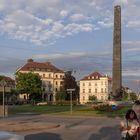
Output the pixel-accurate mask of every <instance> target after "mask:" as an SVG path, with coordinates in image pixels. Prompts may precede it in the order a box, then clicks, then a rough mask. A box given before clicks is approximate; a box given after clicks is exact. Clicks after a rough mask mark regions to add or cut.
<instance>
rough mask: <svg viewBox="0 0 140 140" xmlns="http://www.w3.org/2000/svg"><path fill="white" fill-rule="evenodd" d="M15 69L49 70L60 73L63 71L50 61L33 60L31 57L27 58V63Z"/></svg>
mask: <svg viewBox="0 0 140 140" xmlns="http://www.w3.org/2000/svg"><path fill="white" fill-rule="evenodd" d="M17 71H51V72H60V73H61V72H62V73H63V72H64V71H63V70H60V69H58V68H57V67H56V66H54V65H52V64H51V63H50V62H44V63H41V62H34V61H33V60H32V59H29V60H28V61H27V63H26V64H25V65H24V66H22V67H21V68H20V69H18V70H17Z"/></svg>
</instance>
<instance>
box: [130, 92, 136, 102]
mask: <svg viewBox="0 0 140 140" xmlns="http://www.w3.org/2000/svg"><path fill="white" fill-rule="evenodd" d="M137 98H138V97H137V95H136V93H133V92H132V93H130V100H137Z"/></svg>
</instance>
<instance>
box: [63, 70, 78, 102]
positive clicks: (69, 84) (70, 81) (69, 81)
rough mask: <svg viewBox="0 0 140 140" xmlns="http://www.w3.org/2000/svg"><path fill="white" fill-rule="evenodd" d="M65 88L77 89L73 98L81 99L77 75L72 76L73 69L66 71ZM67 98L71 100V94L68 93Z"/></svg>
mask: <svg viewBox="0 0 140 140" xmlns="http://www.w3.org/2000/svg"><path fill="white" fill-rule="evenodd" d="M64 89H65V91H66V90H67V89H75V91H74V92H73V96H72V99H73V100H79V87H78V85H77V82H76V79H75V77H74V76H72V71H68V72H66V73H65V78H64ZM66 100H70V94H66Z"/></svg>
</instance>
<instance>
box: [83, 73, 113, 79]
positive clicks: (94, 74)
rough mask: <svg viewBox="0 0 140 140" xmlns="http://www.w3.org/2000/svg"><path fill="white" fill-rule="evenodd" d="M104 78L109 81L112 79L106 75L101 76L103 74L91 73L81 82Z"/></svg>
mask: <svg viewBox="0 0 140 140" xmlns="http://www.w3.org/2000/svg"><path fill="white" fill-rule="evenodd" d="M104 77H107V78H108V80H109V81H111V80H112V78H111V77H109V76H108V75H103V74H100V73H99V72H93V73H91V74H89V75H87V76H85V77H84V78H83V79H81V80H99V79H100V78H104Z"/></svg>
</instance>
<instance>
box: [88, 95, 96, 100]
mask: <svg viewBox="0 0 140 140" xmlns="http://www.w3.org/2000/svg"><path fill="white" fill-rule="evenodd" d="M88 99H89V101H91V102H93V101H97V97H96V96H95V95H92V96H89V98H88Z"/></svg>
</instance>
